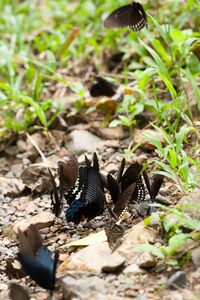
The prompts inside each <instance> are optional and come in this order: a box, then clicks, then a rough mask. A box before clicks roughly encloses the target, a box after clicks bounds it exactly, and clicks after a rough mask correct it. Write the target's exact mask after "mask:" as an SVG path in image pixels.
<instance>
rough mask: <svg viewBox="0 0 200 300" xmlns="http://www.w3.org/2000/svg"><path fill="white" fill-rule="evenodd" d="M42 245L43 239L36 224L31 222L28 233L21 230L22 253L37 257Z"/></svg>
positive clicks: (20, 246) (20, 243) (20, 244)
mask: <svg viewBox="0 0 200 300" xmlns="http://www.w3.org/2000/svg"><path fill="white" fill-rule="evenodd" d="M41 247H42V239H41V236H40V233H39V231H38V229H37V227H36V226H35V225H33V224H31V225H30V226H29V227H28V229H27V232H26V234H25V233H24V232H22V231H21V230H19V249H20V252H21V253H22V254H24V255H27V256H31V257H35V256H36V253H37V251H38V249H39V248H41Z"/></svg>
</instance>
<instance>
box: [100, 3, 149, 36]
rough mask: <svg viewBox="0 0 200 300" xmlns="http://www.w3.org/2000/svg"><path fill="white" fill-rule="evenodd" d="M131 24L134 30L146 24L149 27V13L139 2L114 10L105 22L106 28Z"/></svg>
mask: <svg viewBox="0 0 200 300" xmlns="http://www.w3.org/2000/svg"><path fill="white" fill-rule="evenodd" d="M127 26H129V27H130V29H131V30H133V31H139V30H141V29H142V28H143V27H144V26H146V27H147V28H148V23H147V15H146V13H145V11H144V9H143V7H142V5H141V4H140V3H138V2H135V1H133V2H132V3H131V4H129V5H125V6H122V7H120V8H118V9H116V10H115V11H113V12H112V13H111V14H110V15H109V16H108V18H107V19H106V20H105V22H104V27H105V28H124V27H127Z"/></svg>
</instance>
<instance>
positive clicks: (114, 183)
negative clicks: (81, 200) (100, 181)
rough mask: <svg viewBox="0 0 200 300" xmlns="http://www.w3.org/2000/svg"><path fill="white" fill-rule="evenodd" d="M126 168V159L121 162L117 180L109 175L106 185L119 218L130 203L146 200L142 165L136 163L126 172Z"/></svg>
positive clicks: (114, 210)
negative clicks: (141, 173)
mask: <svg viewBox="0 0 200 300" xmlns="http://www.w3.org/2000/svg"><path fill="white" fill-rule="evenodd" d="M124 167H125V159H123V160H122V162H121V165H120V167H119V170H118V171H117V176H116V179H115V178H113V177H112V176H111V175H110V174H108V175H107V182H106V184H105V187H106V188H107V189H108V190H109V192H110V195H111V198H112V200H113V203H114V209H113V212H114V213H115V214H116V215H117V217H119V216H120V215H121V213H122V212H123V210H124V209H125V208H126V205H127V204H128V203H129V201H131V200H132V201H137V202H142V201H143V200H144V199H145V187H144V184H143V182H142V179H141V175H140V172H141V170H142V165H141V164H139V163H138V162H135V163H133V164H132V165H130V166H129V167H128V168H127V170H126V171H125V172H124Z"/></svg>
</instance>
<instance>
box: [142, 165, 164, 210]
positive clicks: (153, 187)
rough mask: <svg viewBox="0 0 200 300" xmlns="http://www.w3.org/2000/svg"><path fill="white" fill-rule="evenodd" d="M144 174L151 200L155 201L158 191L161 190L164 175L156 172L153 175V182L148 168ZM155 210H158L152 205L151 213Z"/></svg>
mask: <svg viewBox="0 0 200 300" xmlns="http://www.w3.org/2000/svg"><path fill="white" fill-rule="evenodd" d="M143 176H144V179H145V183H146V186H147V190H148V192H149V195H150V200H149V202H150V203H154V202H155V199H156V196H157V194H158V192H159V190H160V187H161V185H162V183H163V180H164V175H161V174H155V175H154V176H153V178H152V180H151V182H150V180H149V177H148V174H147V172H146V170H144V172H143ZM154 211H156V208H155V207H151V209H150V213H151V212H154Z"/></svg>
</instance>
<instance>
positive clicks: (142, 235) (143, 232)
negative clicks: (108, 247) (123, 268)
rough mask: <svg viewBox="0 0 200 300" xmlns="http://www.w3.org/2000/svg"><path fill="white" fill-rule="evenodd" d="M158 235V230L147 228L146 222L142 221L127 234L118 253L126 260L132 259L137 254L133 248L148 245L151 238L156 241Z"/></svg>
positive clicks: (117, 250)
mask: <svg viewBox="0 0 200 300" xmlns="http://www.w3.org/2000/svg"><path fill="white" fill-rule="evenodd" d="M157 235H158V232H157V231H156V230H154V229H152V228H149V227H147V226H145V225H144V221H141V222H139V223H138V224H136V225H135V226H133V227H132V228H130V229H128V230H127V231H126V232H125V235H124V237H123V240H122V244H121V245H120V246H119V247H118V248H117V249H116V252H117V253H119V254H120V255H122V256H124V257H125V258H126V259H130V258H132V257H133V256H135V252H133V251H132V249H133V247H135V246H138V245H141V244H148V241H149V238H150V239H152V238H154V239H155V238H156V236H157Z"/></svg>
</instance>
